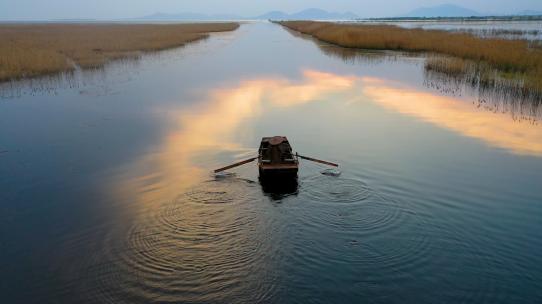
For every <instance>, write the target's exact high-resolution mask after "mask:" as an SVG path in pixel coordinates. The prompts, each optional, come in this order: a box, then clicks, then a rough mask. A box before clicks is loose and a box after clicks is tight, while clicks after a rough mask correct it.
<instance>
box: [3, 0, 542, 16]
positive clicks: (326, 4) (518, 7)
mask: <svg viewBox="0 0 542 304" xmlns="http://www.w3.org/2000/svg"><path fill="white" fill-rule="evenodd" d="M444 3H450V4H455V5H460V6H463V7H466V8H469V9H473V10H475V11H478V12H481V13H487V14H506V13H515V12H518V11H522V10H538V11H542V0H513V1H511V0H378V1H375V0H0V19H1V20H44V19H80V18H85V19H86V18H90V19H116V18H132V17H140V16H145V15H150V14H153V13H156V12H163V13H181V12H197V13H206V14H235V15H241V16H245V17H251V16H256V15H260V14H263V13H265V12H268V11H271V10H281V11H285V12H288V13H292V12H296V11H300V10H303V9H306V8H321V9H325V10H327V11H333V12H345V11H351V12H353V13H356V14H357V15H359V16H360V17H389V16H397V15H400V14H404V13H408V12H409V11H411V10H413V9H416V8H419V7H426V6H435V5H439V4H444Z"/></svg>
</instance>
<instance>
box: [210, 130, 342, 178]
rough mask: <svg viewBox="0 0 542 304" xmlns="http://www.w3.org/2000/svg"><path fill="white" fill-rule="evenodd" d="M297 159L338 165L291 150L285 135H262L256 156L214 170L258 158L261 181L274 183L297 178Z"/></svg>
mask: <svg viewBox="0 0 542 304" xmlns="http://www.w3.org/2000/svg"><path fill="white" fill-rule="evenodd" d="M299 159H305V160H309V161H313V162H317V163H320V164H324V165H329V166H333V167H338V166H339V165H338V164H335V163H332V162H328V161H324V160H319V159H316V158H312V157H308V156H303V155H300V154H298V153H295V154H294V152H293V151H292V146H291V145H290V142H289V141H288V138H286V136H272V137H264V138H262V141H261V142H260V148H259V149H258V156H257V157H252V158H249V159H246V160H243V161H240V162H238V163H235V164H231V165H229V166H226V167H223V168H220V169H216V170H214V172H215V173H219V172H222V171H225V170H228V169H231V168H235V167H238V166H241V165H244V164H248V163H251V162H253V161H255V160H258V171H259V174H260V180H261V181H269V182H274V183H277V182H278V183H287V182H289V181H291V180H297V172H298V170H299Z"/></svg>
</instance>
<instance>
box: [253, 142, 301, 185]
mask: <svg viewBox="0 0 542 304" xmlns="http://www.w3.org/2000/svg"><path fill="white" fill-rule="evenodd" d="M298 169H299V161H298V160H297V158H296V157H295V156H294V153H293V151H292V146H290V142H289V141H288V139H287V138H286V136H273V137H264V138H262V141H261V143H260V148H259V149H258V170H259V173H260V179H282V178H286V179H292V178H296V177H297V171H298Z"/></svg>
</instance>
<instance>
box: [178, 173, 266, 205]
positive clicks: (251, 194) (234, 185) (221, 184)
mask: <svg viewBox="0 0 542 304" xmlns="http://www.w3.org/2000/svg"><path fill="white" fill-rule="evenodd" d="M249 188H252V189H249ZM254 188H256V189H257V183H256V182H254V181H251V180H247V179H240V178H234V177H229V178H221V179H217V180H209V181H206V182H203V183H200V184H199V185H197V186H194V187H192V188H191V189H189V190H188V191H186V192H185V193H184V195H185V196H186V198H187V200H188V201H190V202H193V203H200V204H226V203H235V204H238V203H243V202H246V201H251V200H255V199H256V198H257V197H258V192H257V191H254V190H255V189H254Z"/></svg>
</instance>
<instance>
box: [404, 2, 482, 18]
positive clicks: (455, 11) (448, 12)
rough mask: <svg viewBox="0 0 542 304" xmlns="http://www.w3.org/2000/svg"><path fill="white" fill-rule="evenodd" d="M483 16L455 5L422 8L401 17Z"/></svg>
mask: <svg viewBox="0 0 542 304" xmlns="http://www.w3.org/2000/svg"><path fill="white" fill-rule="evenodd" d="M471 16H481V14H480V13H478V12H477V11H473V10H471V9H468V8H464V7H461V6H457V5H453V4H442V5H438V6H432V7H421V8H418V9H415V10H413V11H411V12H410V13H408V14H405V15H401V16H400V17H471Z"/></svg>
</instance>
